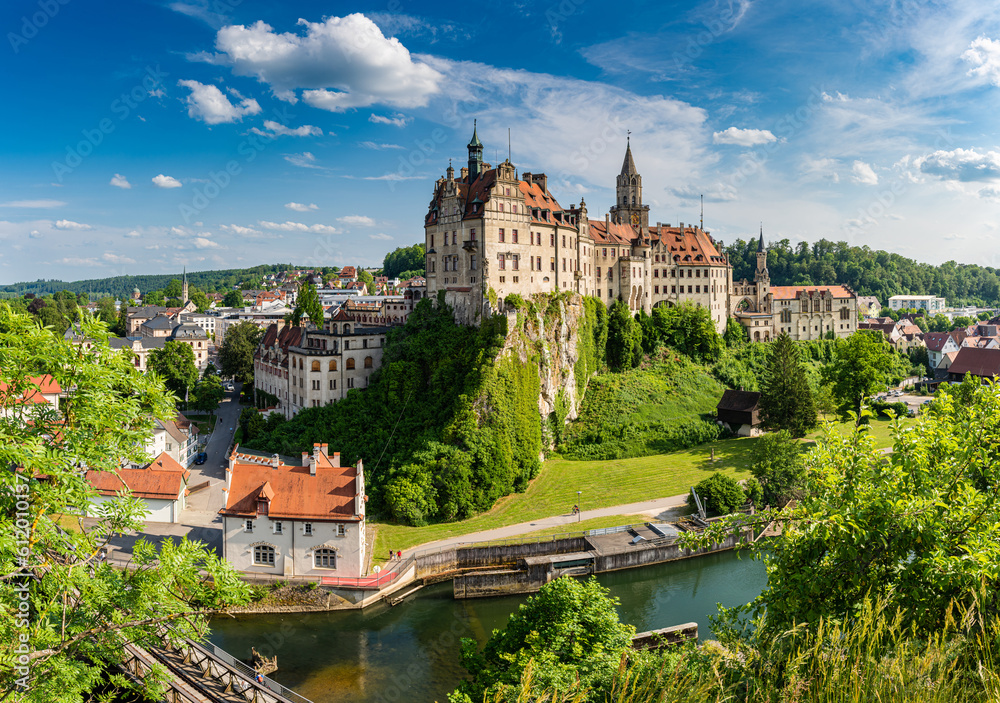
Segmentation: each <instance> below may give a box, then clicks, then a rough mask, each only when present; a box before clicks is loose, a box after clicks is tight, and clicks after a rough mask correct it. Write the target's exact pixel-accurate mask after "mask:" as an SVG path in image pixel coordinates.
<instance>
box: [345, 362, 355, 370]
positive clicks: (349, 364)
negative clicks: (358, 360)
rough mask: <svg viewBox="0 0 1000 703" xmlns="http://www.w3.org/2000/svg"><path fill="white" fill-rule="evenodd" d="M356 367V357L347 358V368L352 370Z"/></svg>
mask: <svg viewBox="0 0 1000 703" xmlns="http://www.w3.org/2000/svg"><path fill="white" fill-rule="evenodd" d="M353 369H354V359H348V360H347V370H348V371H352V370H353Z"/></svg>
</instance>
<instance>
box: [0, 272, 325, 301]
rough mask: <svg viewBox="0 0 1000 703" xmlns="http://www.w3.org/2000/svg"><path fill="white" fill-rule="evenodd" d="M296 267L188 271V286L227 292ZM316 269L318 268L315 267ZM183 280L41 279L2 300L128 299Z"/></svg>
mask: <svg viewBox="0 0 1000 703" xmlns="http://www.w3.org/2000/svg"><path fill="white" fill-rule="evenodd" d="M293 268H296V267H295V266H293V265H292V264H263V265H261V266H254V267H253V268H245V269H226V270H224V271H188V274H187V278H188V283H190V284H191V286H192V287H194V288H198V289H200V290H202V291H205V292H206V293H224V292H226V291H229V290H232V288H233V286H236V285H240V286H243V285H244V284H246V286H245V287H247V288H256V287H259V286H260V281H261V280H262V278H263V277H264V276H265V275H267V274H269V273H277V272H278V271H285V270H287V269H293ZM312 268H314V267H312ZM175 278H176V279H180V278H181V272H180V271H178V272H177V273H167V274H159V275H148V276H115V277H114V278H92V279H88V280H85V281H70V282H67V281H59V280H55V279H52V280H38V281H32V282H25V283H14V284H11V285H7V286H0V298H4V297H12V296H16V297H20V296H23V295H24V294H25V293H34V294H35V295H36V296H38V297H41V296H43V295H49V294H52V293H58V292H59V291H63V290H68V291H72V292H73V293H91V294H92V295H91V299H97V298H100V297H103V296H106V295H110V296H111V297H113V298H119V299H120V298H127V297H129V296H131V295H132V291H133V290H134V289H136V288H138V289H139V290H140V291H142V292H143V293H147V292H149V291H153V290H162V289H164V288H166V286H167V284H168V283H170V281H171V280H172V279H175Z"/></svg>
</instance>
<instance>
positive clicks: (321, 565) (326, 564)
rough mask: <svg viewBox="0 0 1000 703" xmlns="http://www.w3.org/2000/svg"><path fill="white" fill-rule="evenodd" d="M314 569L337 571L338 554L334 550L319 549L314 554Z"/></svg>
mask: <svg viewBox="0 0 1000 703" xmlns="http://www.w3.org/2000/svg"><path fill="white" fill-rule="evenodd" d="M313 568H314V569H336V568H337V553H336V552H335V551H333V550H332V549H317V550H316V551H315V552H313Z"/></svg>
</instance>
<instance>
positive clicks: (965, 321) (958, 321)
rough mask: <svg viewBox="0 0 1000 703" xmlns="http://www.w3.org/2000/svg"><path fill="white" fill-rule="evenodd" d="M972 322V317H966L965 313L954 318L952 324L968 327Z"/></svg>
mask: <svg viewBox="0 0 1000 703" xmlns="http://www.w3.org/2000/svg"><path fill="white" fill-rule="evenodd" d="M972 323H973V319H972V318H971V317H967V316H965V315H961V316H959V317H956V318H955V321H954V323H953V324H954V326H955V327H954V328H955V329H958V328H959V327H968V326H969V325H971V324H972Z"/></svg>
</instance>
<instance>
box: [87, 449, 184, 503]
mask: <svg viewBox="0 0 1000 703" xmlns="http://www.w3.org/2000/svg"><path fill="white" fill-rule="evenodd" d="M188 476H190V473H189V472H188V471H187V469H185V468H184V467H183V466H181V465H180V464H178V463H177V462H176V461H174V459H173V458H172V457H171V456H170V455H169V454H167V453H166V452H163V453H162V454H160V456H158V457H156V459H154V460H153V461H152V463H150V464H149V465H147V466H145V467H143V468H141V469H118V471H88V472H87V481H88V482H89V483H90V485H91V486H93V487H94V489H95V490H96V491H97V492H98V493H99V494H100V495H102V496H113V495H117V494H118V493H119V492H120V491H122V490H124V489H125V488H126V487H128V489H129V490H130V491H132V494H133V495H135V496H137V497H139V498H161V499H166V500H173V499H176V498H177V497H178V496H179V495H180V493H181V490H182V489H183V488H184V482H185V481H186V480H187V478H188Z"/></svg>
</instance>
